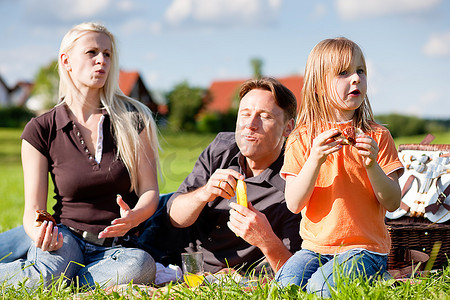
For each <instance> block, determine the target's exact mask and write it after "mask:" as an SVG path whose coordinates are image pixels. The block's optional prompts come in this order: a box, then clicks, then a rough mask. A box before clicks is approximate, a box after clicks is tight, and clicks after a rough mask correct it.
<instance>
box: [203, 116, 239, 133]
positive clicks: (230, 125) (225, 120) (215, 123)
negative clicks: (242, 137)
mask: <svg viewBox="0 0 450 300" xmlns="http://www.w3.org/2000/svg"><path fill="white" fill-rule="evenodd" d="M236 118H237V115H236V111H229V112H228V113H226V114H220V113H218V112H210V113H205V114H203V115H202V116H201V117H200V118H199V120H198V121H197V130H198V131H199V132H208V133H217V132H220V131H234V130H235V127H236Z"/></svg>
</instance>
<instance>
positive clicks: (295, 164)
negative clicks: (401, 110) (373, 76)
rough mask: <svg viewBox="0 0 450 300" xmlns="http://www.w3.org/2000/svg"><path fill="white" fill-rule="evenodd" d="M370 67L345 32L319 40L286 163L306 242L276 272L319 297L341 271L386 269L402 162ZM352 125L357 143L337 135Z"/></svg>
mask: <svg viewBox="0 0 450 300" xmlns="http://www.w3.org/2000/svg"><path fill="white" fill-rule="evenodd" d="M366 70H367V69H366V63H365V59H364V55H363V53H362V51H361V49H360V47H359V46H358V45H357V44H356V43H354V42H352V41H350V40H348V39H346V38H335V39H326V40H323V41H321V42H320V43H319V44H317V45H316V46H315V47H314V49H313V50H312V51H311V53H310V55H309V57H308V60H307V64H306V68H305V80H304V86H303V90H302V101H301V103H300V107H299V113H298V118H297V126H296V129H295V130H294V131H293V133H292V134H291V135H290V136H289V138H288V141H287V145H286V154H285V160H284V165H283V168H282V170H281V175H282V177H283V178H285V180H286V190H285V196H286V203H287V206H288V208H289V209H290V210H291V211H292V212H294V213H300V212H301V213H302V221H301V224H300V235H301V237H302V239H303V242H302V249H301V250H300V251H298V252H297V253H296V254H295V255H294V256H292V257H291V258H290V259H289V260H288V261H287V262H286V264H285V265H284V266H283V267H282V268H281V269H280V270H279V272H278V273H277V275H276V280H277V281H278V282H280V283H281V284H282V285H288V284H297V285H300V286H301V288H302V289H304V290H307V291H308V292H310V293H316V294H317V295H319V296H322V297H329V296H331V290H332V289H333V288H335V287H336V284H337V283H338V282H339V281H340V280H342V278H343V277H348V278H350V279H351V278H355V277H356V276H365V277H366V278H368V279H371V278H373V277H374V276H376V275H381V274H383V272H384V271H385V270H386V265H387V255H388V253H389V249H390V239H389V234H388V231H387V229H386V227H385V224H384V216H385V213H386V210H389V211H394V210H395V209H397V207H398V206H399V205H400V187H399V185H398V177H399V176H400V175H401V174H402V172H403V166H402V164H401V163H400V161H399V159H398V156H397V151H396V148H395V144H394V141H393V139H392V137H391V135H390V133H389V131H388V130H387V129H386V128H385V127H383V126H381V125H378V124H376V123H375V121H374V118H373V114H372V110H371V107H370V104H369V100H368V97H367V94H366V93H367V78H366V74H367V71H366ZM348 127H351V128H353V130H354V131H355V132H357V135H356V143H355V144H353V145H343V143H342V139H337V138H336V137H337V136H340V135H341V134H342V133H343V132H344V131H346V129H347V128H348Z"/></svg>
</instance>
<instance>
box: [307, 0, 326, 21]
mask: <svg viewBox="0 0 450 300" xmlns="http://www.w3.org/2000/svg"><path fill="white" fill-rule="evenodd" d="M327 12H328V7H327V6H326V5H325V4H323V3H317V4H316V6H315V7H314V11H313V12H312V14H311V19H313V20H317V19H320V18H322V17H323V16H325V15H326V14H327Z"/></svg>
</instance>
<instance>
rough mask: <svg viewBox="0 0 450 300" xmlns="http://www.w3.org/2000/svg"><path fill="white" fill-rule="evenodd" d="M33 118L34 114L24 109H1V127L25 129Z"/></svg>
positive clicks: (12, 107)
mask: <svg viewBox="0 0 450 300" xmlns="http://www.w3.org/2000/svg"><path fill="white" fill-rule="evenodd" d="M32 117H34V114H33V113H32V112H31V111H29V110H28V109H26V108H24V107H18V106H11V107H3V108H0V127H10V128H19V127H24V126H25V124H26V123H27V122H28V121H29V120H30V119H31V118H32Z"/></svg>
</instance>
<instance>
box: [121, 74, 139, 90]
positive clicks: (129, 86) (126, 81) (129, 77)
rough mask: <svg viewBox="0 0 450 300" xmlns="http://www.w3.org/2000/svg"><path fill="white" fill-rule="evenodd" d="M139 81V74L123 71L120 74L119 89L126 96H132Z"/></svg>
mask: <svg viewBox="0 0 450 300" xmlns="http://www.w3.org/2000/svg"><path fill="white" fill-rule="evenodd" d="M138 79H139V72H125V71H122V70H121V71H120V74H119V87H120V89H121V90H122V92H123V93H124V94H125V95H127V96H130V94H131V91H132V90H133V87H134V86H135V85H136V82H137V81H138Z"/></svg>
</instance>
